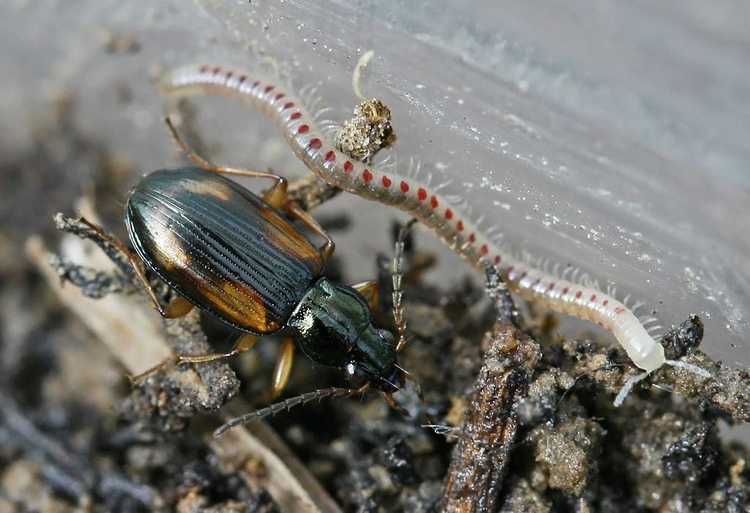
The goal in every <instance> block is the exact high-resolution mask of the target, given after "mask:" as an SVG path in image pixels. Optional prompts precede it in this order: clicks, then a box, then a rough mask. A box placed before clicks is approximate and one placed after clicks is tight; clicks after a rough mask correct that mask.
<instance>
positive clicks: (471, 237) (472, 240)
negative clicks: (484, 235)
mask: <svg viewBox="0 0 750 513" xmlns="http://www.w3.org/2000/svg"><path fill="white" fill-rule="evenodd" d="M476 240H477V236H476V235H474V234H473V233H472V234H470V235H469V242H471V243H474V242H476Z"/></svg>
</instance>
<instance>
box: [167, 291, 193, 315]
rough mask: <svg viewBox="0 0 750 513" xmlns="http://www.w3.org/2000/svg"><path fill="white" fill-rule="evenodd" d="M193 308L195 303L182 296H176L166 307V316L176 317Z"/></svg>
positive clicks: (185, 313) (187, 312)
mask: <svg viewBox="0 0 750 513" xmlns="http://www.w3.org/2000/svg"><path fill="white" fill-rule="evenodd" d="M192 309H193V303H191V302H190V301H188V300H187V299H185V298H184V297H182V296H174V297H173V298H172V299H171V300H170V301H169V304H167V307H166V308H165V309H164V317H166V318H167V319H176V318H177V317H183V316H185V315H187V314H189V313H190V311H191V310H192Z"/></svg>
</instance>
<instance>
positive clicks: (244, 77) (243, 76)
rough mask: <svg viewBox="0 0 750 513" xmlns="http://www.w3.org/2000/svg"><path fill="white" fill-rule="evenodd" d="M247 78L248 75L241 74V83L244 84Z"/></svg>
mask: <svg viewBox="0 0 750 513" xmlns="http://www.w3.org/2000/svg"><path fill="white" fill-rule="evenodd" d="M245 80H247V75H240V85H242V84H244V83H245Z"/></svg>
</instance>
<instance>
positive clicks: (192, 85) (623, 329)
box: [162, 65, 668, 372]
mask: <svg viewBox="0 0 750 513" xmlns="http://www.w3.org/2000/svg"><path fill="white" fill-rule="evenodd" d="M162 88H163V89H164V91H165V92H167V93H169V94H171V95H183V94H192V93H203V94H206V93H209V94H222V95H229V96H236V97H238V98H241V99H243V100H245V101H246V102H249V103H250V105H251V106H252V107H254V108H256V109H258V110H260V111H261V112H263V113H265V114H266V115H267V116H269V117H270V118H271V119H273V120H274V121H275V122H276V123H277V124H278V125H279V127H280V129H281V131H282V133H283V135H284V137H285V138H286V140H287V142H288V143H289V145H290V147H291V149H292V151H293V152H294V153H295V155H296V156H297V157H298V158H300V159H301V160H302V161H303V162H304V163H305V164H306V165H307V167H308V168H309V169H310V170H311V171H312V172H313V173H315V174H316V175H317V176H318V177H319V178H321V179H322V180H324V181H325V182H327V183H328V184H330V185H334V186H336V187H339V188H341V189H343V190H345V191H348V192H351V193H354V194H356V195H358V196H361V197H363V198H366V199H369V200H373V201H377V202H380V203H384V204H386V205H390V206H393V207H396V208H399V209H401V210H403V211H406V212H408V213H409V214H411V215H413V216H414V217H416V218H418V219H419V220H420V221H421V222H422V223H424V224H425V225H427V226H428V227H430V228H431V229H432V230H433V231H434V232H435V233H436V234H437V235H438V236H439V237H440V239H442V240H443V241H444V242H445V243H446V244H447V245H448V246H449V247H450V248H451V249H453V250H454V251H455V252H457V253H458V254H460V255H461V256H462V257H463V258H464V259H466V260H467V261H468V262H469V263H471V264H472V265H473V266H474V267H476V268H477V269H480V270H483V269H484V267H485V266H486V265H494V266H496V267H497V268H498V269H500V271H501V273H502V275H503V277H504V278H505V279H506V281H507V283H508V284H509V285H510V287H511V288H512V289H513V290H514V291H515V292H517V293H518V294H519V295H521V296H522V297H524V298H525V299H527V300H530V301H535V302H537V303H541V304H543V305H545V306H546V307H548V308H549V309H551V310H553V311H556V312H560V313H564V314H568V315H572V316H574V317H577V318H581V319H585V320H588V321H591V322H593V323H595V324H598V325H599V326H601V327H603V328H604V329H606V330H608V331H610V332H611V333H612V334H613V335H614V336H615V338H616V339H617V341H618V342H619V343H620V345H621V346H622V347H623V349H624V350H625V351H626V352H627V354H628V356H629V357H630V359H631V360H632V361H633V363H634V364H635V365H637V366H638V367H640V368H641V369H643V370H645V371H646V372H651V371H654V370H656V369H658V368H659V367H661V366H662V365H663V364H665V363H668V362H667V360H666V359H665V356H664V349H663V348H662V346H661V344H659V343H658V342H657V341H656V340H655V339H654V338H653V337H652V336H651V334H650V333H649V331H648V330H647V329H646V328H645V327H644V325H643V324H642V323H641V321H640V320H639V319H638V317H637V316H636V315H635V314H634V312H633V311H631V310H630V309H629V308H628V307H627V306H626V305H625V304H624V303H623V302H620V301H618V300H617V299H615V298H614V297H612V296H611V295H609V294H606V293H603V292H602V291H600V290H598V289H597V288H594V287H588V286H584V285H582V284H580V283H576V282H575V281H570V280H566V279H564V278H561V277H558V276H554V275H552V274H549V273H545V272H543V271H542V270H540V269H536V268H534V267H532V266H530V265H529V264H528V263H527V262H525V261H523V260H520V259H518V258H515V257H514V256H513V255H511V254H509V253H508V252H507V251H505V250H504V249H503V248H501V247H500V246H498V245H497V244H495V243H494V242H492V241H491V240H490V238H489V237H488V236H487V235H486V234H483V233H482V232H481V231H480V230H479V229H478V228H477V227H476V225H475V224H473V223H472V222H471V220H469V219H467V218H466V217H464V216H462V214H461V213H460V212H458V211H457V210H454V208H455V207H454V206H452V205H451V204H450V203H449V202H448V201H447V199H446V198H445V197H443V196H441V195H439V194H437V193H436V192H435V191H434V190H430V187H429V186H427V185H426V184H422V183H419V182H417V181H416V180H415V179H414V178H407V177H404V176H398V175H395V174H392V173H388V172H385V171H383V170H382V169H379V168H378V167H376V166H373V165H370V164H368V163H363V162H360V161H357V160H354V159H352V158H350V157H348V156H347V155H346V154H344V153H342V152H340V151H338V150H337V149H336V148H335V147H334V144H333V142H332V141H329V140H327V139H326V138H325V137H324V135H323V133H322V132H321V131H320V129H319V128H318V127H316V124H315V123H314V118H313V117H312V116H311V115H310V113H308V112H306V111H305V109H304V107H303V105H302V104H301V101H300V100H299V99H296V98H294V97H293V96H292V95H291V94H290V93H289V92H288V91H286V90H285V89H284V88H282V87H280V86H279V85H277V84H275V83H272V82H268V81H264V80H261V79H259V78H256V77H253V76H250V75H249V74H247V73H244V72H242V71H238V70H236V69H232V68H228V67H222V66H209V65H201V66H187V67H183V68H179V69H177V70H175V71H173V72H171V73H170V74H169V75H167V76H166V77H165V78H164V79H163V81H162Z"/></svg>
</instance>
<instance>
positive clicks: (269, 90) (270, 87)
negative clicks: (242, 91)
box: [263, 85, 273, 93]
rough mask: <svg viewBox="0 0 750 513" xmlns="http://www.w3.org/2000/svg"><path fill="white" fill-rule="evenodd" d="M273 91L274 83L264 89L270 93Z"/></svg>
mask: <svg viewBox="0 0 750 513" xmlns="http://www.w3.org/2000/svg"><path fill="white" fill-rule="evenodd" d="M271 91H273V86H272V85H270V86H266V88H265V89H263V92H265V93H270V92H271Z"/></svg>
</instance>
